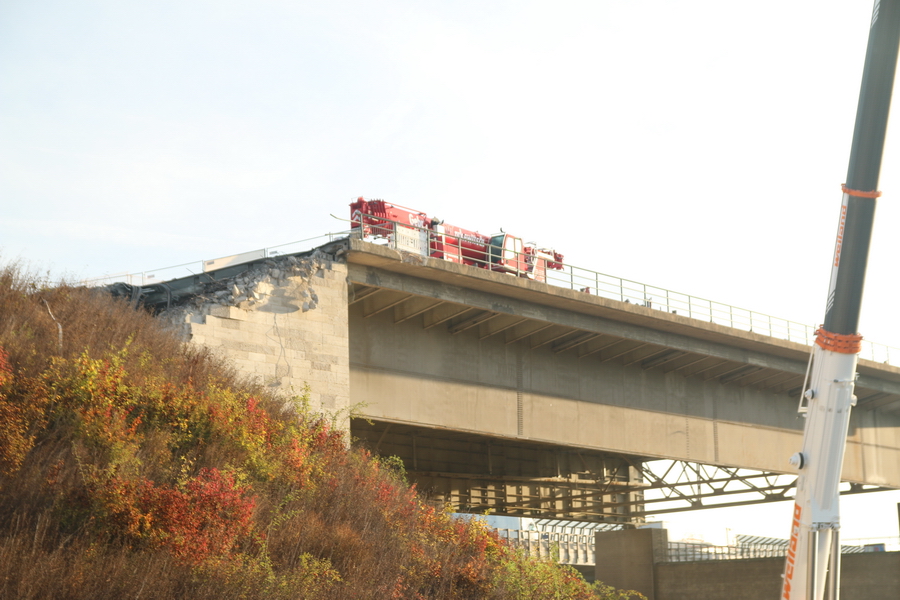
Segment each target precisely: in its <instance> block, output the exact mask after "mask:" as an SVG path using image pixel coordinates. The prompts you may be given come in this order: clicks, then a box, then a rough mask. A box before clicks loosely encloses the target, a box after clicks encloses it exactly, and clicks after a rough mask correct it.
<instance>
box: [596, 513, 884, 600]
mask: <svg viewBox="0 0 900 600" xmlns="http://www.w3.org/2000/svg"><path fill="white" fill-rule="evenodd" d="M651 532H652V533H651ZM596 540H597V564H596V566H595V574H596V579H597V580H599V581H602V582H604V583H606V584H608V585H613V586H615V587H618V588H627V589H634V590H637V591H638V592H641V593H643V594H644V595H645V596H647V598H648V600H697V599H698V598H703V599H704V600H771V599H773V598H777V597H778V595H779V594H780V592H781V573H782V571H783V570H784V558H758V559H747V560H708V561H697V562H667V557H668V553H667V551H666V549H665V547H664V545H665V546H667V545H668V544H667V543H666V535H665V530H662V529H636V530H635V529H631V530H623V531H613V532H599V533H597V537H596ZM841 596H842V597H844V598H879V599H881V598H884V599H885V600H886V599H888V598H900V552H871V553H863V554H844V555H843V556H842V557H841Z"/></svg>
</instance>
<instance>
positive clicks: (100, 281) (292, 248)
mask: <svg viewBox="0 0 900 600" xmlns="http://www.w3.org/2000/svg"><path fill="white" fill-rule="evenodd" d="M352 233H353V232H352V231H350V230H347V231H338V232H335V233H326V234H323V235H318V236H315V237H311V238H306V239H303V240H297V241H296V242H288V243H286V244H279V245H277V246H269V247H267V248H260V249H258V250H251V251H249V252H242V253H240V254H236V255H234V256H226V257H220V258H215V259H204V260H195V261H192V262H188V263H183V264H180V265H174V266H171V267H162V268H160V269H153V270H150V271H139V272H133V273H132V272H129V273H113V274H111V275H104V276H103V277H92V278H89V279H84V280H82V281H81V282H80V283H81V284H82V285H85V286H89V287H99V286H103V285H108V284H110V283H117V282H124V283H127V284H129V285H135V286H149V285H155V284H157V283H162V282H164V281H170V280H172V279H179V278H181V277H189V276H191V275H198V274H200V273H203V272H204V271H206V270H209V269H208V266H209V265H210V263H227V264H239V263H240V262H247V261H249V260H253V259H258V258H272V257H277V256H282V255H285V254H294V253H296V252H305V251H307V250H312V249H313V248H316V247H317V246H321V245H322V244H327V243H328V242H333V241H335V240H338V239H342V238H346V237H348V236H350V235H351V234H352ZM242 257H247V260H246V261H242V260H241V258H242ZM231 259H233V262H228V261H229V260H231ZM223 266H224V265H223ZM216 268H219V267H216Z"/></svg>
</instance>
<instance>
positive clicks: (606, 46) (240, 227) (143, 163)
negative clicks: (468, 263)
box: [0, 0, 900, 534]
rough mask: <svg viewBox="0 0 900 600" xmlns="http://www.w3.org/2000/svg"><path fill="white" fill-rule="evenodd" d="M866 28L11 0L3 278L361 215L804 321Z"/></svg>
mask: <svg viewBox="0 0 900 600" xmlns="http://www.w3.org/2000/svg"><path fill="white" fill-rule="evenodd" d="M870 16H871V4H870V3H867V2H847V1H843V2H837V1H828V0H816V1H812V0H802V1H801V0H798V1H789V2H785V1H784V0H777V1H766V0H760V1H758V2H755V3H751V4H747V3H729V2H713V1H691V0H684V1H682V2H672V1H671V0H666V1H663V0H646V1H644V2H626V1H623V0H618V1H613V0H593V1H584V2H579V1H566V2H549V1H534V2H528V1H526V0H521V1H516V2H512V1H496V2H484V1H483V0H482V1H465V0H455V1H453V2H450V1H446V2H427V1H416V2H399V1H391V0H386V1H382V2H377V3H376V2H342V1H334V2H303V1H299V0H294V1H290V2H288V1H283V2H279V1H275V0H273V1H262V0H261V1H257V2H238V1H228V0H217V1H214V2H213V1H208V2H207V1H191V0H179V1H165V0H159V1H155V2H135V1H127V0H126V1H121V0H120V1H115V2H112V1H110V2H98V1H91V0H82V1H80V2H63V1H52V0H46V1H44V0H0V200H2V207H3V216H2V218H0V258H2V259H3V260H5V261H9V260H14V259H17V258H21V259H23V260H26V261H30V262H31V263H32V265H33V266H34V267H36V268H40V269H44V270H46V269H49V270H51V271H52V273H54V274H56V275H63V274H66V275H69V276H74V277H79V278H87V277H94V276H102V275H108V274H114V273H122V272H140V271H150V270H152V269H156V268H160V267H166V266H169V265H175V264H181V263H186V262H191V261H197V262H199V261H200V260H202V259H210V258H216V257H220V256H225V255H230V254H235V253H238V252H243V251H248V250H253V249H257V248H262V247H266V246H273V245H277V244H282V243H286V242H291V241H294V240H300V239H305V238H310V237H313V236H317V235H320V234H324V233H327V232H329V231H338V230H342V229H344V228H346V223H344V222H341V221H338V220H335V219H333V218H332V217H331V216H330V215H331V214H334V215H337V216H339V217H342V218H347V216H348V204H349V203H350V202H351V201H352V200H353V199H355V198H356V197H357V196H365V197H367V198H382V199H385V200H387V201H390V202H394V203H396V204H401V205H406V206H411V207H414V208H417V209H419V210H422V211H424V212H427V213H429V214H432V215H435V216H438V217H440V218H443V219H445V220H446V221H447V222H448V223H453V224H456V225H460V226H463V227H466V228H469V229H474V230H480V231H482V232H483V233H492V232H496V231H498V230H499V228H500V227H503V228H504V229H505V230H506V231H508V232H512V233H514V234H516V235H520V236H522V237H524V238H525V239H526V240H534V241H536V242H539V243H540V244H542V245H545V246H553V247H555V248H556V249H557V250H559V251H560V252H562V253H563V254H564V255H565V256H566V260H567V261H568V262H569V263H570V264H574V265H577V266H581V267H585V268H589V269H593V270H597V271H600V272H602V273H607V274H611V275H615V276H619V277H625V278H628V279H631V280H635V281H639V282H644V283H648V284H653V285H657V286H661V287H664V288H668V289H672V290H675V291H679V292H686V293H689V294H693V295H696V296H700V297H703V298H709V299H712V300H716V301H720V302H724V303H728V304H732V305H736V306H739V307H744V308H750V309H753V310H756V311H760V312H763V313H769V314H773V315H776V316H779V317H785V318H788V319H792V320H795V321H800V322H803V323H808V324H810V325H813V324H815V323H817V322H819V321H821V319H822V317H823V315H824V304H825V292H826V290H827V284H828V276H829V263H830V258H831V253H832V250H833V246H834V237H835V231H836V227H837V218H838V210H839V206H840V199H841V192H840V184H841V183H842V182H843V181H844V177H845V175H846V170H847V160H848V157H849V152H850V138H851V135H852V127H853V123H854V118H855V112H856V103H857V99H858V93H859V82H860V77H861V74H862V65H863V58H864V55H865V47H866V39H867V35H868V23H869V19H870ZM897 148H900V135H897V132H896V131H889V134H888V147H887V153H886V156H885V161H884V165H883V171H882V179H881V186H880V187H881V189H883V190H884V197H883V198H882V200H881V201H880V203H879V209H878V214H877V215H876V230H875V235H874V241H873V246H872V256H871V260H870V263H869V273H868V279H867V282H868V283H867V290H866V292H867V293H866V297H865V302H864V305H863V313H862V322H861V325H860V329H861V332H862V333H863V334H864V335H865V336H866V337H867V338H868V339H870V340H873V341H879V342H883V343H887V344H890V345H894V346H900V319H898V316H897V310H896V304H897V299H898V293H897V292H898V285H897V283H896V281H897V257H898V256H900V236H898V235H897V234H896V231H897V229H898V227H900V208H898V204H900V151H898V150H897ZM887 505H890V503H887V504H886V506H887ZM886 514H889V515H892V516H891V518H892V519H893V521H891V522H890V527H888V528H887V529H889V532H888V533H894V534H895V533H896V530H897V523H896V513H894V512H890V513H886ZM787 518H788V517H786V519H787ZM785 523H786V524H787V521H785ZM785 529H786V528H785ZM748 532H749V531H748Z"/></svg>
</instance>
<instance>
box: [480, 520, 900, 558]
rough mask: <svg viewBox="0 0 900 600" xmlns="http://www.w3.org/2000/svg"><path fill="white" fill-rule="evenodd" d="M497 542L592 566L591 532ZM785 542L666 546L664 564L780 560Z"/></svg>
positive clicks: (525, 535)
mask: <svg viewBox="0 0 900 600" xmlns="http://www.w3.org/2000/svg"><path fill="white" fill-rule="evenodd" d="M496 531H497V533H498V535H499V536H500V538H501V539H503V540H506V541H507V542H508V543H509V544H510V545H511V546H512V547H513V548H517V549H520V550H522V551H524V553H525V555H526V556H529V557H534V558H540V559H544V560H555V561H557V562H559V563H562V564H567V565H593V564H595V563H596V554H595V532H593V531H591V532H589V533H572V532H552V531H534V530H522V529H497V530H496ZM787 545H788V541H787V540H771V541H770V542H768V543H741V542H738V543H737V544H734V545H729V546H715V545H712V544H703V543H692V542H669V548H668V555H667V561H668V562H697V561H708V560H745V559H751V558H781V557H784V556H785V555H786V553H787ZM898 550H900V539H898V538H895V537H894V538H877V539H874V538H873V539H861V540H848V544H845V545H842V546H841V554H862V553H867V552H892V551H898Z"/></svg>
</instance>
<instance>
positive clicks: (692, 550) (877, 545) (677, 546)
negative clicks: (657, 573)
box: [668, 538, 900, 562]
mask: <svg viewBox="0 0 900 600" xmlns="http://www.w3.org/2000/svg"><path fill="white" fill-rule="evenodd" d="M854 542H856V543H855V544H851V545H842V546H841V554H864V553H867V552H887V551H894V550H897V549H898V548H900V545H898V540H897V538H883V539H879V540H854ZM861 542H865V543H861ZM787 546H788V541H787V540H784V541H783V542H780V543H768V544H740V543H739V544H735V545H733V546H713V545H711V544H698V543H689V542H669V554H668V561H669V562H697V561H705V560H742V559H748V558H780V557H784V556H786V555H787Z"/></svg>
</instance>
